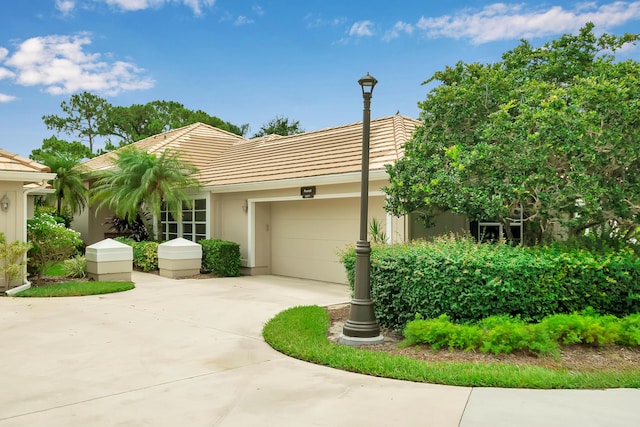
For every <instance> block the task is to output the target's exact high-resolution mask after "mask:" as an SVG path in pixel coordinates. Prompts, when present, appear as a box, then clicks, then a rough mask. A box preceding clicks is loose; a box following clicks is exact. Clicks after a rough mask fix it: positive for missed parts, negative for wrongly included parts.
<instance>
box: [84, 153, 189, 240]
mask: <svg viewBox="0 0 640 427" xmlns="http://www.w3.org/2000/svg"><path fill="white" fill-rule="evenodd" d="M113 166H114V167H113V168H112V169H108V170H106V171H104V172H103V173H102V175H101V176H100V177H99V178H98V180H97V181H96V185H95V187H94V188H93V194H92V197H91V198H92V200H93V201H95V202H97V206H98V207H103V206H108V207H109V208H111V209H112V210H113V212H114V213H115V215H117V216H118V217H120V218H126V219H127V220H128V221H130V222H133V221H135V220H136V218H138V217H140V218H142V220H143V221H145V222H147V224H146V226H147V229H148V230H151V229H152V224H150V223H148V220H146V218H147V216H146V215H145V214H144V213H145V212H146V211H148V212H150V213H151V214H152V215H153V216H154V217H155V218H156V219H158V220H159V218H160V211H161V208H162V206H163V204H164V205H166V207H167V210H168V211H169V212H171V214H172V215H173V216H174V218H179V217H180V215H181V209H182V204H183V203H186V204H190V203H191V200H190V198H189V195H188V193H187V191H188V190H189V189H197V188H198V186H199V184H198V180H197V179H195V178H194V174H195V173H196V172H197V169H196V168H195V167H193V166H191V165H189V164H187V163H185V162H183V161H182V160H181V159H180V153H178V152H172V151H171V150H166V151H164V152H162V153H161V154H159V155H158V156H155V155H154V154H151V153H147V152H146V151H142V150H138V149H136V148H135V147H126V148H124V149H122V150H120V151H119V152H118V154H117V157H116V158H115V160H114V162H113ZM149 234H150V235H151V233H149Z"/></svg>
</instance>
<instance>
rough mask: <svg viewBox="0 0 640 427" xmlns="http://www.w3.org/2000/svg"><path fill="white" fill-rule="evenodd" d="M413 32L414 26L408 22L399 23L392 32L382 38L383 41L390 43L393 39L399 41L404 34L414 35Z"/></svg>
mask: <svg viewBox="0 0 640 427" xmlns="http://www.w3.org/2000/svg"><path fill="white" fill-rule="evenodd" d="M413 30H414V26H413V25H411V24H407V23H406V22H402V21H398V22H396V23H395V25H394V26H393V28H392V29H391V30H389V31H387V32H386V33H385V34H384V37H382V39H383V40H384V41H390V40H393V39H397V38H398V37H400V36H401V35H402V34H408V35H411V34H412V33H413Z"/></svg>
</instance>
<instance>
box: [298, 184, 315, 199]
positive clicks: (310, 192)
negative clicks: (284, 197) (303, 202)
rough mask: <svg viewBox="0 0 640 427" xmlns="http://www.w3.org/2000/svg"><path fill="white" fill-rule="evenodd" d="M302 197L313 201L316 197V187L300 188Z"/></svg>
mask: <svg viewBox="0 0 640 427" xmlns="http://www.w3.org/2000/svg"><path fill="white" fill-rule="evenodd" d="M300 195H301V196H302V198H303V199H313V196H315V195H316V186H315V185H314V186H312V187H300Z"/></svg>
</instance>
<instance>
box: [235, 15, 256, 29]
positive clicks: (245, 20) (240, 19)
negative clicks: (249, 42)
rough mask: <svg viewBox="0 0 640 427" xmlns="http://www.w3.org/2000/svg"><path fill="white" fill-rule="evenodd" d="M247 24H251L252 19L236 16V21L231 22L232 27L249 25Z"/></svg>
mask: <svg viewBox="0 0 640 427" xmlns="http://www.w3.org/2000/svg"><path fill="white" fill-rule="evenodd" d="M249 24H253V19H251V18H247V17H246V16H242V15H240V16H238V17H237V18H236V20H235V21H233V25H236V26H240V25H249Z"/></svg>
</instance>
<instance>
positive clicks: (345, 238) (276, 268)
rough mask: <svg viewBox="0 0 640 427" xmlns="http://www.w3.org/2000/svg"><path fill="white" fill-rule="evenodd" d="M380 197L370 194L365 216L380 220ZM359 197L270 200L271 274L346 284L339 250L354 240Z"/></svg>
mask: <svg viewBox="0 0 640 427" xmlns="http://www.w3.org/2000/svg"><path fill="white" fill-rule="evenodd" d="M383 204H384V197H370V199H369V218H372V217H376V219H378V220H379V221H381V222H384V219H385V213H384V210H383ZM359 223H360V199H359V198H357V197H350V198H337V199H304V200H296V201H283V202H272V203H271V273H272V274H276V275H281V276H290V277H299V278H304V279H312V280H320V281H325V282H334V283H346V282H347V279H346V274H345V270H344V267H343V266H342V264H341V263H340V260H339V252H340V251H341V250H342V249H344V248H345V247H347V246H348V245H354V244H355V242H356V240H358V233H359Z"/></svg>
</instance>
